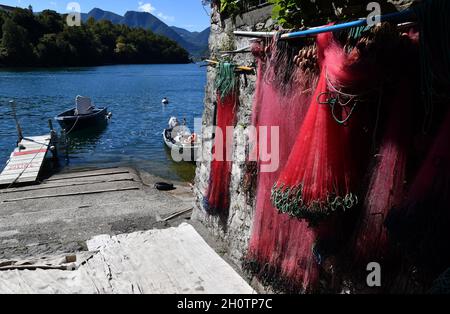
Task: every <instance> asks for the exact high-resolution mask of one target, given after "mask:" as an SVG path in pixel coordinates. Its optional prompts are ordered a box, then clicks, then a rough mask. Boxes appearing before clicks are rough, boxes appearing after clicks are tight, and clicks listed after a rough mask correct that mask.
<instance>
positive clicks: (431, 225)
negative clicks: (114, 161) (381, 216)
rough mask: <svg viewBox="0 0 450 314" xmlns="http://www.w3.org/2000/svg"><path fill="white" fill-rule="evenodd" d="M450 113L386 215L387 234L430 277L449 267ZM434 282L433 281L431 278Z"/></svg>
mask: <svg viewBox="0 0 450 314" xmlns="http://www.w3.org/2000/svg"><path fill="white" fill-rule="evenodd" d="M449 135H450V112H448V113H447V116H446V119H445V120H444V122H443V125H442V127H441V129H440V132H439V134H438V136H437V138H436V140H435V142H434V144H433V146H432V147H431V149H430V152H429V153H428V156H427V158H426V159H425V162H424V163H423V165H422V167H421V169H420V171H419V172H418V175H417V177H416V178H415V180H414V182H413V185H412V187H411V189H410V191H409V193H408V197H407V198H406V201H405V202H404V203H403V205H402V206H397V207H396V208H395V209H394V210H392V212H391V213H390V214H389V217H388V220H387V225H388V228H389V231H390V234H392V236H393V237H394V238H395V240H397V241H398V242H400V243H401V244H402V247H403V248H404V249H405V250H406V252H407V254H408V256H409V257H411V258H412V261H413V262H414V263H416V265H419V266H421V267H422V268H423V269H424V270H426V272H428V273H431V276H437V275H439V274H440V273H441V272H443V271H444V270H446V269H447V268H448V267H449V265H450V251H449V249H448V248H449V245H448V241H449V239H450V228H449V226H450V205H449V204H450V141H449ZM432 278H434V277H432Z"/></svg>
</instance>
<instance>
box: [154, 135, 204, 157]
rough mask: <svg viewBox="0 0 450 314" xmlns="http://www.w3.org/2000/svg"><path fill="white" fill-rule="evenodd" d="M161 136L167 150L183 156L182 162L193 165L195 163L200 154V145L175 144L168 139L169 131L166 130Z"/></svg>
mask: <svg viewBox="0 0 450 314" xmlns="http://www.w3.org/2000/svg"><path fill="white" fill-rule="evenodd" d="M162 136H163V140H164V143H165V144H166V146H167V148H169V149H170V150H171V151H175V152H177V153H178V154H180V155H181V156H183V160H184V161H187V162H194V163H195V162H196V161H197V159H198V157H199V152H200V145H198V144H190V145H186V144H184V145H183V144H181V143H179V142H176V141H175V140H173V139H172V138H171V137H170V130H167V129H166V130H164V132H163V134H162Z"/></svg>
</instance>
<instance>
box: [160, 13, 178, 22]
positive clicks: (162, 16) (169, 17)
mask: <svg viewBox="0 0 450 314" xmlns="http://www.w3.org/2000/svg"><path fill="white" fill-rule="evenodd" d="M158 17H159V18H160V19H163V20H164V21H168V22H174V21H175V17H173V16H170V15H165V14H163V13H161V12H159V13H158Z"/></svg>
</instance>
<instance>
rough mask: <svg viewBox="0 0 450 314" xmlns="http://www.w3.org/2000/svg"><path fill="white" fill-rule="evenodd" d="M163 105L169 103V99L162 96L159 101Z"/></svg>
mask: <svg viewBox="0 0 450 314" xmlns="http://www.w3.org/2000/svg"><path fill="white" fill-rule="evenodd" d="M161 102H162V104H163V105H168V104H169V99H167V98H166V97H164V98H163V100H162V101H161Z"/></svg>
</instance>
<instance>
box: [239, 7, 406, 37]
mask: <svg viewBox="0 0 450 314" xmlns="http://www.w3.org/2000/svg"><path fill="white" fill-rule="evenodd" d="M413 15H414V10H413V9H407V10H404V11H401V12H394V13H389V14H386V15H378V16H376V17H378V18H379V19H380V21H381V22H387V21H392V20H400V19H408V18H411V17H412V16H413ZM362 26H368V19H367V18H362V19H359V20H356V21H352V22H347V23H341V24H335V25H324V26H319V27H313V28H309V29H307V30H304V31H298V32H292V33H287V34H283V35H281V39H285V40H287V39H295V38H301V37H309V36H315V35H318V34H322V33H328V32H334V31H339V30H344V29H347V28H352V27H362ZM275 34H276V33H275V32H247V31H235V32H234V35H236V36H241V37H253V38H268V37H273V36H274V35H275Z"/></svg>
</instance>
